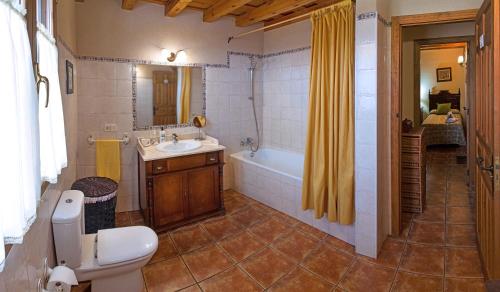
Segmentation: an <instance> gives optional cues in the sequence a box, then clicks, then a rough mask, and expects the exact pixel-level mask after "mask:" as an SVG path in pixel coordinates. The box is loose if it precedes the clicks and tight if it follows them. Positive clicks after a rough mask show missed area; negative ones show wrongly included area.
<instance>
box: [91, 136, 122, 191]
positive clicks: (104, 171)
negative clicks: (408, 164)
mask: <svg viewBox="0 0 500 292" xmlns="http://www.w3.org/2000/svg"><path fill="white" fill-rule="evenodd" d="M95 161H96V163H95V164H96V172H97V176H103V177H108V178H110V179H112V180H114V181H116V182H119V181H120V141H118V140H97V141H96V151H95Z"/></svg>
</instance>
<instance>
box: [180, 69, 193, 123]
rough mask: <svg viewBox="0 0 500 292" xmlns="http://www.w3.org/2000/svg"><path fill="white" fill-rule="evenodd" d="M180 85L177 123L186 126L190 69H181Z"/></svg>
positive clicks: (189, 96)
mask: <svg viewBox="0 0 500 292" xmlns="http://www.w3.org/2000/svg"><path fill="white" fill-rule="evenodd" d="M181 84H182V85H181V100H180V103H181V109H180V115H179V121H180V123H181V124H187V123H189V112H190V108H189V107H190V102H191V67H182V81H181Z"/></svg>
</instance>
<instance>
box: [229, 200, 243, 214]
mask: <svg viewBox="0 0 500 292" xmlns="http://www.w3.org/2000/svg"><path fill="white" fill-rule="evenodd" d="M246 207H248V205H247V203H246V202H245V201H243V200H240V199H235V198H231V199H228V200H224V208H225V209H226V214H233V213H235V212H238V211H241V210H242V209H244V208H246Z"/></svg>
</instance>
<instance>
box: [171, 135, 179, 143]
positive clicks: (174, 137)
mask: <svg viewBox="0 0 500 292" xmlns="http://www.w3.org/2000/svg"><path fill="white" fill-rule="evenodd" d="M178 137H179V136H177V134H176V133H173V134H172V142H173V143H174V144H177V142H179V139H178Z"/></svg>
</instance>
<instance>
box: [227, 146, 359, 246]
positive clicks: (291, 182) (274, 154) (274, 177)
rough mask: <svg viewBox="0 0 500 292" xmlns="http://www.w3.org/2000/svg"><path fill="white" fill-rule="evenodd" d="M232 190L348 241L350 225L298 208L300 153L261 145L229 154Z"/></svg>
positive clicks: (302, 160) (300, 187) (352, 239)
mask: <svg viewBox="0 0 500 292" xmlns="http://www.w3.org/2000/svg"><path fill="white" fill-rule="evenodd" d="M231 163H232V165H233V170H234V189H235V190H236V191H238V192H240V193H242V194H245V195H247V196H249V197H251V198H253V199H254V200H257V201H259V202H261V203H264V204H266V205H268V206H270V207H272V208H274V209H276V210H279V211H281V212H283V213H286V214H288V215H290V216H292V217H295V218H297V219H298V220H300V221H302V222H304V223H306V224H309V225H311V226H314V227H316V228H318V229H320V230H322V231H323V232H326V233H329V234H331V235H333V236H335V237H338V238H340V239H342V240H344V241H347V242H349V243H351V244H353V243H354V225H349V226H346V225H339V224H336V223H330V222H328V220H326V218H322V219H320V220H318V219H315V218H314V215H313V212H312V211H310V210H309V211H303V210H302V175H303V173H304V155H303V154H301V153H296V152H291V151H286V150H277V149H272V148H263V149H260V150H259V151H257V153H255V155H254V157H251V156H250V151H241V152H238V153H234V154H231Z"/></svg>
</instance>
